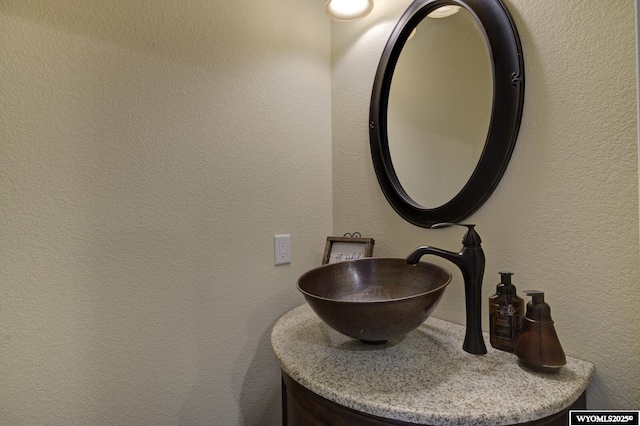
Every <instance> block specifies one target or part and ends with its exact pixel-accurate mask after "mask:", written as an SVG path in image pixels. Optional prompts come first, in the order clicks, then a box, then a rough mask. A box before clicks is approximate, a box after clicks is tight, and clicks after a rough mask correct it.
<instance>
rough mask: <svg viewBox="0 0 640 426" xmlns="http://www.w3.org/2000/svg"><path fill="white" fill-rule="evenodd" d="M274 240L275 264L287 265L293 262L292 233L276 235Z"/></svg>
mask: <svg viewBox="0 0 640 426" xmlns="http://www.w3.org/2000/svg"><path fill="white" fill-rule="evenodd" d="M273 242H274V245H273V254H274V264H275V265H285V264H288V263H291V235H289V234H283V235H274V236H273Z"/></svg>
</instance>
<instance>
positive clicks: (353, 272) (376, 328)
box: [298, 257, 451, 343]
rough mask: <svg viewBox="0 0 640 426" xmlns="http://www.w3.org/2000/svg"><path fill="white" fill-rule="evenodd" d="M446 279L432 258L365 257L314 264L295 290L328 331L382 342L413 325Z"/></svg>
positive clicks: (424, 316)
mask: <svg viewBox="0 0 640 426" xmlns="http://www.w3.org/2000/svg"><path fill="white" fill-rule="evenodd" d="M450 282H451V273H450V272H449V271H447V270H446V269H444V268H442V267H440V266H437V265H434V264H432V263H428V262H418V263H417V264H416V265H409V264H408V263H407V261H406V260H405V259H396V258H377V257H371V258H364V259H358V260H350V261H346V262H339V263H332V264H329V265H323V266H319V267H317V268H314V269H312V270H310V271H308V272H306V273H304V274H303V275H302V276H301V277H300V278H299V279H298V290H300V291H301V292H302V294H303V295H304V297H305V299H306V300H307V302H308V303H309V305H310V306H311V308H312V309H313V311H314V312H315V313H316V314H317V315H318V316H319V317H320V319H322V320H323V321H324V322H325V323H327V325H329V326H330V327H331V328H333V329H334V330H336V331H338V332H340V333H342V334H344V335H347V336H349V337H353V338H354V339H358V340H361V341H363V342H366V343H383V342H385V341H387V340H389V339H394V338H396V337H401V336H404V335H405V334H407V333H409V332H411V331H413V330H415V329H416V328H418V326H419V325H420V324H422V323H423V322H424V321H425V320H426V319H427V318H428V317H429V315H431V312H433V310H434V309H435V308H436V306H437V304H438V302H439V301H440V298H441V297H442V294H443V293H444V290H445V288H446V287H447V285H448V284H449V283H450Z"/></svg>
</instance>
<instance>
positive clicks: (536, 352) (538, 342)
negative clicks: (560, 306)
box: [516, 290, 567, 373]
mask: <svg viewBox="0 0 640 426" xmlns="http://www.w3.org/2000/svg"><path fill="white" fill-rule="evenodd" d="M524 293H525V294H526V295H528V296H531V297H532V298H533V299H532V300H531V301H530V302H529V303H527V315H526V316H525V318H524V323H523V325H522V334H521V335H520V340H518V345H517V346H516V355H517V356H518V358H519V359H520V363H521V364H522V365H524V366H525V367H527V368H529V369H531V370H534V371H538V372H541V373H555V372H557V371H558V370H560V369H561V368H562V367H563V366H564V365H565V364H566V363H567V358H566V356H565V355H564V351H563V350H562V346H561V345H560V340H559V339H558V335H557V334H556V329H555V327H554V326H553V320H552V319H551V308H550V307H549V305H548V304H547V303H545V301H544V292H542V291H539V290H527V291H525V292H524Z"/></svg>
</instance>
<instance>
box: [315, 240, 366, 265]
mask: <svg viewBox="0 0 640 426" xmlns="http://www.w3.org/2000/svg"><path fill="white" fill-rule="evenodd" d="M346 235H349V234H345V236H344V237H327V244H326V246H325V249H324V256H323V257H322V264H323V265H326V264H328V263H337V262H343V261H345V260H354V259H362V258H364V257H371V256H373V245H374V244H375V240H374V239H373V238H362V237H360V234H359V233H358V232H355V233H354V234H351V235H358V236H357V237H355V236H351V237H347V236H346Z"/></svg>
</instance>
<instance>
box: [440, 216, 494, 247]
mask: <svg viewBox="0 0 640 426" xmlns="http://www.w3.org/2000/svg"><path fill="white" fill-rule="evenodd" d="M454 225H455V226H466V227H467V233H466V234H464V237H463V238H462V245H463V246H465V247H480V245H481V244H482V239H481V238H480V235H478V233H477V232H476V230H475V228H474V227H475V226H476V225H475V223H474V224H471V223H453V222H442V223H436V224H434V225H433V226H431V228H432V229H438V228H447V227H449V226H454Z"/></svg>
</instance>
